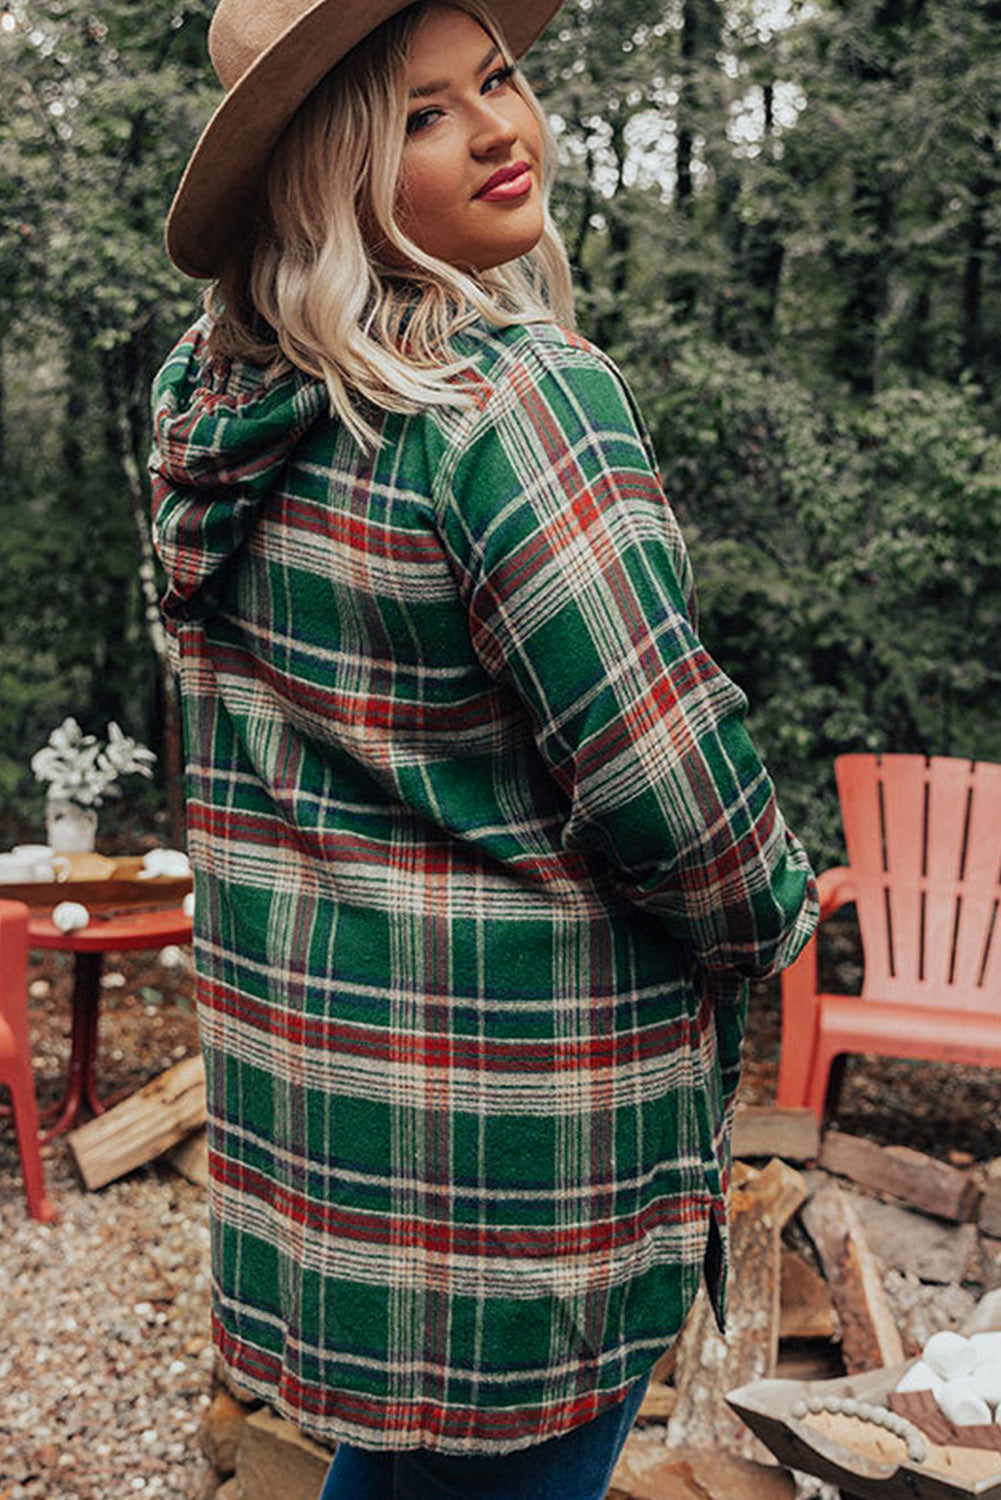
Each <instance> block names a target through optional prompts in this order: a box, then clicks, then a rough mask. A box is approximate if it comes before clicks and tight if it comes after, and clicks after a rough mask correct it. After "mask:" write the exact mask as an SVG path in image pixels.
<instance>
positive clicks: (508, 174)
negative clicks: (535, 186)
mask: <svg viewBox="0 0 1001 1500" xmlns="http://www.w3.org/2000/svg"><path fill="white" fill-rule="evenodd" d="M531 191H532V168H531V166H530V165H529V163H528V162H527V161H516V162H512V163H511V165H510V166H508V167H501V168H500V170H499V171H497V172H495V173H494V175H493V176H492V177H490V178H488V179H487V181H486V182H485V183H484V184H483V186H482V187H481V188H480V190H479V192H478V193H476V194H475V197H477V198H479V199H480V200H481V201H482V202H484V203H512V202H514V201H515V200H516V199H518V198H524V197H525V195H526V194H527V193H530V192H531Z"/></svg>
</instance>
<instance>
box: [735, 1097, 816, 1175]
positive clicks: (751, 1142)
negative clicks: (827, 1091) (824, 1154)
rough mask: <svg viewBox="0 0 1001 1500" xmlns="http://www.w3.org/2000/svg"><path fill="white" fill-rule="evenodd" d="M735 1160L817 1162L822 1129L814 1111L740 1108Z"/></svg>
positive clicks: (742, 1105)
mask: <svg viewBox="0 0 1001 1500" xmlns="http://www.w3.org/2000/svg"><path fill="white" fill-rule="evenodd" d="M733 1154H734V1157H740V1158H742V1159H746V1158H747V1157H772V1156H780V1157H782V1159H783V1161H796V1162H802V1161H816V1159H817V1157H818V1156H819V1155H820V1126H819V1124H818V1123H817V1116H816V1115H815V1114H814V1112H813V1110H812V1109H770V1108H766V1107H763V1106H759V1105H753V1104H740V1105H738V1106H737V1110H736V1113H735V1114H734V1119H733Z"/></svg>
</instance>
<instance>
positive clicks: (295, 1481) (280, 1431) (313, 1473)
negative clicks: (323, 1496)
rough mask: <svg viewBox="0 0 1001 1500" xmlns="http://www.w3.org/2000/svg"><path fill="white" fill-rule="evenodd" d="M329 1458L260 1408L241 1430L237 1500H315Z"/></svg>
mask: <svg viewBox="0 0 1001 1500" xmlns="http://www.w3.org/2000/svg"><path fill="white" fill-rule="evenodd" d="M331 1457H332V1454H331V1453H330V1451H329V1450H328V1449H326V1448H323V1447H321V1446H320V1444H319V1443H316V1442H314V1441H313V1439H312V1438H308V1437H306V1436H305V1435H304V1434H303V1433H301V1432H299V1430H298V1429H297V1428H296V1427H293V1425H292V1423H291V1422H286V1421H284V1420H283V1419H282V1418H281V1417H278V1416H276V1415H275V1414H274V1412H273V1411H270V1410H268V1408H267V1407H261V1409H260V1411H255V1412H252V1413H251V1415H250V1416H249V1417H247V1418H246V1420H245V1421H244V1423H243V1425H242V1427H241V1429H240V1442H239V1446H238V1448H237V1453H236V1483H237V1489H238V1493H239V1496H240V1500H316V1497H317V1495H318V1494H319V1493H320V1490H321V1489H322V1487H323V1481H324V1479H325V1478H326V1476H327V1470H328V1469H329V1468H330V1460H331Z"/></svg>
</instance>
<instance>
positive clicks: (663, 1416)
mask: <svg viewBox="0 0 1001 1500" xmlns="http://www.w3.org/2000/svg"><path fill="white" fill-rule="evenodd" d="M677 1404H678V1393H677V1391H676V1390H675V1389H674V1387H673V1385H664V1384H663V1382H662V1381H660V1380H651V1381H650V1384H649V1385H648V1386H647V1388H646V1395H645V1396H644V1397H643V1404H642V1406H641V1407H640V1409H639V1412H638V1413H637V1416H636V1420H637V1422H640V1423H643V1422H666V1421H667V1420H668V1418H669V1417H671V1416H672V1415H673V1414H674V1408H675V1407H676V1406H677Z"/></svg>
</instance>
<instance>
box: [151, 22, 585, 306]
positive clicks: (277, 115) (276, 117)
mask: <svg viewBox="0 0 1001 1500" xmlns="http://www.w3.org/2000/svg"><path fill="white" fill-rule="evenodd" d="M412 3H413V0H220V3H219V5H218V6H217V8H216V12H215V15H214V16H213V17H212V25H211V26H210V28H209V53H210V55H211V58H212V66H213V67H214V68H215V70H216V73H217V74H218V77H219V82H220V83H221V84H222V86H223V88H224V89H225V90H226V97H225V98H224V99H223V101H222V103H221V104H220V105H219V108H218V109H217V110H216V112H215V114H214V115H213V116H212V118H211V120H210V121H209V123H208V124H207V125H206V127H205V129H204V131H203V132H202V136H201V139H200V140H199V142H198V144H197V146H196V147H195V149H194V151H193V153H192V155H191V160H190V161H189V162H188V165H187V168H186V170H185V173H184V176H183V177H182V178H181V183H180V186H179V187H178V189H177V192H176V193H175V195H174V201H173V203H172V204H171V207H170V213H169V214H168V216H167V232H166V239H167V253H168V254H169V256H170V258H171V260H172V261H173V262H174V264H175V265H176V266H178V267H180V269H181V270H182V271H184V272H186V273H187V275H189V276H198V277H211V276H217V275H218V274H219V272H220V271H221V269H222V267H223V265H224V264H225V262H226V260H227V258H228V256H229V254H230V252H231V250H232V248H233V245H234V243H235V242H236V241H237V240H238V238H239V236H240V234H241V232H245V231H246V226H247V220H248V218H249V215H250V210H251V208H252V205H253V201H254V197H255V195H256V193H257V191H258V189H259V186H260V183H261V179H262V176H263V174H264V169H265V167H266V166H267V162H268V158H269V157H270V155H271V153H272V151H273V150H274V148H275V146H276V144H277V142H278V138H279V136H280V135H281V133H282V131H283V130H284V129H285V126H286V125H287V124H288V123H289V121H290V120H291V118H292V116H293V115H294V114H295V112H296V110H297V109H298V108H299V106H300V105H301V104H302V103H303V101H304V100H305V98H306V97H307V95H308V94H309V93H310V92H311V90H312V89H314V88H315V87H316V85H317V84H318V83H319V82H320V79H321V78H323V77H324V75H325V74H326V73H329V71H330V69H331V68H332V67H334V66H335V64H336V63H338V62H340V60H341V58H342V57H344V56H346V55H347V53H348V52H350V51H351V49H352V47H356V46H357V45H358V43H359V42H361V41H363V40H364V38H365V37H366V36H368V34H369V32H370V31H374V30H375V28H376V27H377V26H380V25H381V24H382V22H383V21H388V19H389V17H390V16H394V15H396V14H397V12H398V11H401V10H406V9H407V7H408V5H410V4H412ZM460 4H461V0H460ZM561 4H562V0H492V3H491V6H490V8H491V10H492V12H493V14H494V15H495V16H496V18H497V22H498V25H499V26H500V28H501V30H502V31H503V33H504V36H505V38H506V40H507V41H508V43H509V44H510V46H511V49H512V51H513V53H514V55H515V57H522V56H523V55H524V53H525V52H527V51H528V49H529V47H530V46H531V45H532V43H533V42H534V41H535V39H536V38H537V37H538V36H539V35H540V34H541V33H542V31H543V30H544V29H545V27H546V25H547V24H548V22H549V21H550V20H551V19H552V17H553V16H554V15H555V14H556V12H557V11H558V10H559V9H560V6H561Z"/></svg>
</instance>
